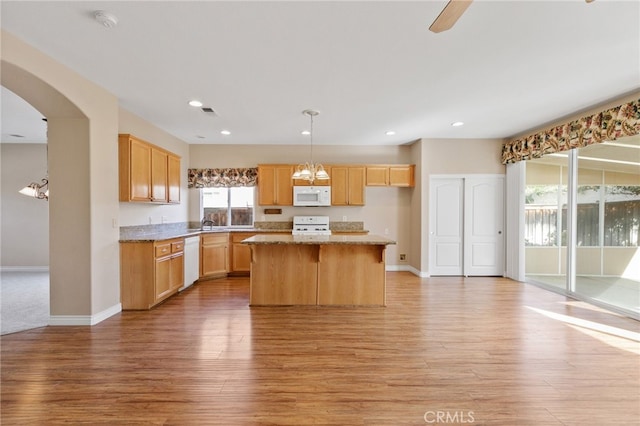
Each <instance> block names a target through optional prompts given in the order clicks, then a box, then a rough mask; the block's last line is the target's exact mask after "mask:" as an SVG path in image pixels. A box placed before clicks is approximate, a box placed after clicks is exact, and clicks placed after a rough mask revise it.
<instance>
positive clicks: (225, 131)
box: [220, 130, 231, 136]
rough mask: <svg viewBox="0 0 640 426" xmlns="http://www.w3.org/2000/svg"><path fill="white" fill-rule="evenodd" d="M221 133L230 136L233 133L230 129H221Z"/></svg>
mask: <svg viewBox="0 0 640 426" xmlns="http://www.w3.org/2000/svg"><path fill="white" fill-rule="evenodd" d="M220 134H223V135H225V136H229V135H230V134H231V132H230V131H228V130H221V131H220Z"/></svg>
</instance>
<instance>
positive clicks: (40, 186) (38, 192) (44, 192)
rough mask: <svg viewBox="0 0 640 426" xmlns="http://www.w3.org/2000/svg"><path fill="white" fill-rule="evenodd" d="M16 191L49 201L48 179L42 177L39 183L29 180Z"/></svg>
mask: <svg viewBox="0 0 640 426" xmlns="http://www.w3.org/2000/svg"><path fill="white" fill-rule="evenodd" d="M18 192H20V193H21V194H22V195H26V196H28V197H33V198H37V199H39V200H47V201H49V179H47V178H44V179H42V181H41V183H37V182H31V183H30V184H29V185H27V186H25V187H24V188H22V189H21V190H20V191H18Z"/></svg>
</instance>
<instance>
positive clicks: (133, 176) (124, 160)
mask: <svg viewBox="0 0 640 426" xmlns="http://www.w3.org/2000/svg"><path fill="white" fill-rule="evenodd" d="M118 150H119V154H118V160H119V175H120V176H119V182H120V201H137V202H153V203H180V157H178V156H177V155H175V154H173V153H171V152H169V151H166V150H164V149H162V148H160V147H157V146H155V145H153V144H150V143H148V142H146V141H143V140H141V139H138V138H136V137H134V136H132V135H129V134H121V135H119V136H118Z"/></svg>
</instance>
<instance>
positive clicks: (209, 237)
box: [201, 233, 229, 245]
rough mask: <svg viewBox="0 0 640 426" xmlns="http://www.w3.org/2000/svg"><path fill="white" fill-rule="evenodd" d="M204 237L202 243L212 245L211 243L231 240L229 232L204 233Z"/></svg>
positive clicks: (202, 236)
mask: <svg viewBox="0 0 640 426" xmlns="http://www.w3.org/2000/svg"><path fill="white" fill-rule="evenodd" d="M201 238H202V244H203V245H210V244H221V243H227V241H228V240H229V234H227V233H224V234H203V235H201Z"/></svg>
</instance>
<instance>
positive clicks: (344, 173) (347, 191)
mask: <svg viewBox="0 0 640 426" xmlns="http://www.w3.org/2000/svg"><path fill="white" fill-rule="evenodd" d="M365 176H366V168H365V167H364V166H331V205H332V206H364V184H365Z"/></svg>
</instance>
